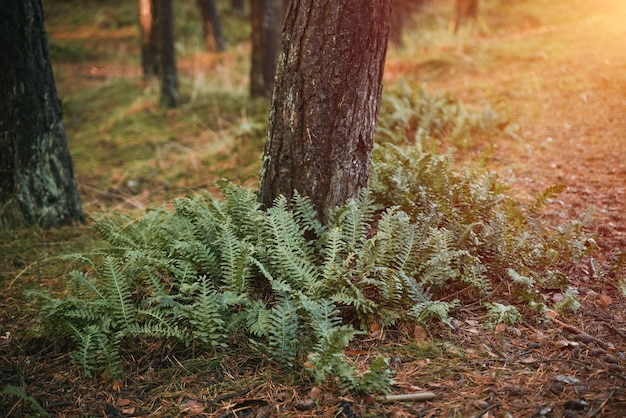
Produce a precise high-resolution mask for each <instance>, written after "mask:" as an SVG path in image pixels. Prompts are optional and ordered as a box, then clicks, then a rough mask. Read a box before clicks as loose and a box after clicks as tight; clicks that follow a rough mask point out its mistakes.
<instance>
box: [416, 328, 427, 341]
mask: <svg viewBox="0 0 626 418" xmlns="http://www.w3.org/2000/svg"><path fill="white" fill-rule="evenodd" d="M413 338H415V341H426V339H427V338H428V334H427V333H426V328H424V327H423V326H421V325H415V328H413Z"/></svg>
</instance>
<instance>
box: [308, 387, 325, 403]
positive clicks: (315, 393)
mask: <svg viewBox="0 0 626 418" xmlns="http://www.w3.org/2000/svg"><path fill="white" fill-rule="evenodd" d="M321 394H322V390H321V389H320V388H318V387H317V386H313V387H312V388H311V391H310V392H309V398H311V399H313V400H316V399H317V398H319V397H320V395H321Z"/></svg>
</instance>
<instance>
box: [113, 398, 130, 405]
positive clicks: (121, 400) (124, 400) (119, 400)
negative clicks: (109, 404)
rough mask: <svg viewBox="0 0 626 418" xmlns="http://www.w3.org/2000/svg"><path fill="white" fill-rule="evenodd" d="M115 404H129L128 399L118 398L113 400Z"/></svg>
mask: <svg viewBox="0 0 626 418" xmlns="http://www.w3.org/2000/svg"><path fill="white" fill-rule="evenodd" d="M115 405H116V406H128V405H130V399H126V398H120V399H118V400H117V402H115Z"/></svg>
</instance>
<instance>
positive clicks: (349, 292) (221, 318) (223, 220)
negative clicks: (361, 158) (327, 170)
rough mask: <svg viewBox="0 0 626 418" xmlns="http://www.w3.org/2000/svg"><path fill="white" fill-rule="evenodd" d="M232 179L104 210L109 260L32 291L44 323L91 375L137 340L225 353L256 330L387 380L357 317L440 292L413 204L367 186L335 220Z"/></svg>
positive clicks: (285, 362)
mask: <svg viewBox="0 0 626 418" xmlns="http://www.w3.org/2000/svg"><path fill="white" fill-rule="evenodd" d="M220 187H221V188H222V193H223V196H224V198H223V200H221V201H218V200H216V199H214V198H212V197H211V196H210V195H208V194H200V195H197V196H194V197H191V198H185V199H179V200H176V201H175V202H174V204H173V208H167V207H162V208H160V209H156V210H152V211H150V212H148V213H147V214H146V215H145V216H143V217H142V218H140V219H131V218H127V217H124V216H121V217H119V218H117V219H105V220H103V221H101V222H99V223H98V224H97V226H96V228H97V229H98V230H99V232H100V234H101V235H102V237H103V238H104V239H105V240H106V241H108V242H109V243H110V249H109V250H108V251H107V253H106V255H105V257H103V259H102V262H100V263H91V264H90V265H89V267H88V269H86V270H85V271H83V272H73V273H72V274H71V275H70V282H69V283H70V284H69V286H68V292H67V296H66V297H64V298H58V297H56V296H54V295H51V294H49V293H45V292H32V293H33V294H34V295H36V296H38V297H39V298H42V299H43V301H44V303H43V306H42V308H41V317H42V319H43V322H44V324H45V325H46V326H48V327H49V329H51V330H52V329H54V330H55V331H54V334H55V335H57V336H65V337H68V338H70V339H71V340H72V341H74V343H75V350H74V351H73V353H72V358H73V359H74V361H76V362H77V363H78V364H80V365H81V366H82V367H83V369H84V370H85V373H86V374H88V375H91V374H93V373H97V372H103V371H106V372H108V373H111V374H114V375H115V374H119V373H120V372H121V362H120V351H119V350H120V347H123V346H125V345H126V346H128V344H132V342H133V341H136V340H137V339H138V338H159V339H169V340H171V341H174V342H177V343H181V344H184V345H187V346H189V345H194V347H195V348H196V349H199V348H203V349H205V350H207V351H210V352H213V353H218V354H222V355H228V352H229V349H228V348H227V345H228V343H229V342H230V341H239V342H240V341H247V344H246V346H247V347H248V349H249V350H251V351H256V352H257V353H259V355H261V356H262V357H264V358H266V359H267V360H268V361H273V362H276V363H278V364H280V365H282V366H283V367H286V368H288V369H294V368H295V369H297V368H298V367H302V365H304V364H306V367H305V368H306V369H307V370H308V371H310V372H311V374H312V377H313V378H314V379H315V380H316V381H317V382H320V381H323V380H324V379H326V378H327V377H328V376H335V377H337V378H338V380H339V381H340V383H341V384H342V385H343V386H344V387H345V388H348V389H352V390H357V391H359V390H373V389H377V390H383V391H384V390H387V389H388V387H389V382H390V381H389V372H388V371H387V370H386V369H385V370H382V369H380V367H378V366H379V365H380V364H379V363H378V362H375V364H374V365H373V366H375V367H373V368H372V369H370V370H369V371H368V372H367V373H365V374H363V373H360V372H358V371H357V370H356V369H355V368H354V366H352V365H351V364H350V363H349V362H348V361H347V360H346V358H345V356H344V354H343V350H344V349H345V347H346V346H347V345H348V344H349V343H350V341H351V340H352V339H354V338H355V336H357V335H358V334H359V333H361V332H362V331H359V330H357V329H355V328H354V327H353V326H352V325H350V323H349V321H346V318H348V317H349V316H351V317H352V318H360V319H361V322H362V323H363V324H364V325H365V323H366V320H368V319H369V320H377V321H379V322H381V323H392V322H394V321H396V320H397V319H398V318H399V317H401V316H402V311H403V310H404V311H406V312H408V311H409V309H411V308H413V306H414V305H415V304H416V303H420V304H422V305H424V306H426V305H428V303H429V302H430V300H429V296H428V294H426V293H425V292H424V291H423V290H422V288H421V286H420V285H419V284H418V282H417V280H416V274H417V272H418V270H419V268H420V267H419V266H418V265H417V264H416V263H415V262H414V261H413V255H414V253H415V251H416V248H417V247H418V243H419V240H420V237H419V236H418V234H419V231H418V230H417V229H416V228H414V227H413V226H412V225H411V224H410V223H409V218H408V216H407V215H406V214H404V213H402V212H401V211H399V210H396V209H390V210H388V211H386V212H384V213H382V214H380V216H379V215H378V213H377V211H376V208H375V207H374V205H373V202H372V199H371V198H370V195H369V193H368V192H363V194H362V195H361V198H360V199H359V200H358V201H354V202H350V203H349V204H347V205H346V206H345V207H342V208H340V209H338V210H337V211H335V213H334V214H333V215H332V216H331V221H330V222H329V223H328V225H326V226H322V225H321V224H320V223H319V222H318V221H317V218H316V212H315V210H314V208H313V205H312V204H311V203H310V202H309V201H308V200H307V199H305V198H302V197H301V196H299V195H298V194H296V195H295V197H294V199H293V202H292V204H291V205H288V204H287V201H286V199H285V198H279V199H277V201H276V202H275V205H274V206H273V207H272V208H269V209H268V210H266V211H261V210H260V209H259V205H258V204H257V202H256V196H255V194H254V193H253V191H251V190H249V189H245V188H241V187H237V186H234V185H232V184H229V183H226V182H222V183H220ZM378 218H379V220H378V221H377V222H376V220H377V219H378ZM83 259H84V258H83ZM85 260H86V259H85ZM87 271H88V272H87ZM347 312H352V314H347ZM381 361H382V360H381ZM376 365H378V366H376Z"/></svg>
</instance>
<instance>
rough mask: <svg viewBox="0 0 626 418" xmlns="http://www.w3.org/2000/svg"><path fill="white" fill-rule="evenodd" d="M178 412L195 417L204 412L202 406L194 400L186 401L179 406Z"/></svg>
mask: <svg viewBox="0 0 626 418" xmlns="http://www.w3.org/2000/svg"><path fill="white" fill-rule="evenodd" d="M180 410H181V412H186V413H188V414H190V415H197V414H201V413H203V412H204V405H202V404H201V403H200V402H198V401H196V400H195V399H187V400H186V401H185V403H183V404H182V405H181V406H180Z"/></svg>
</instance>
